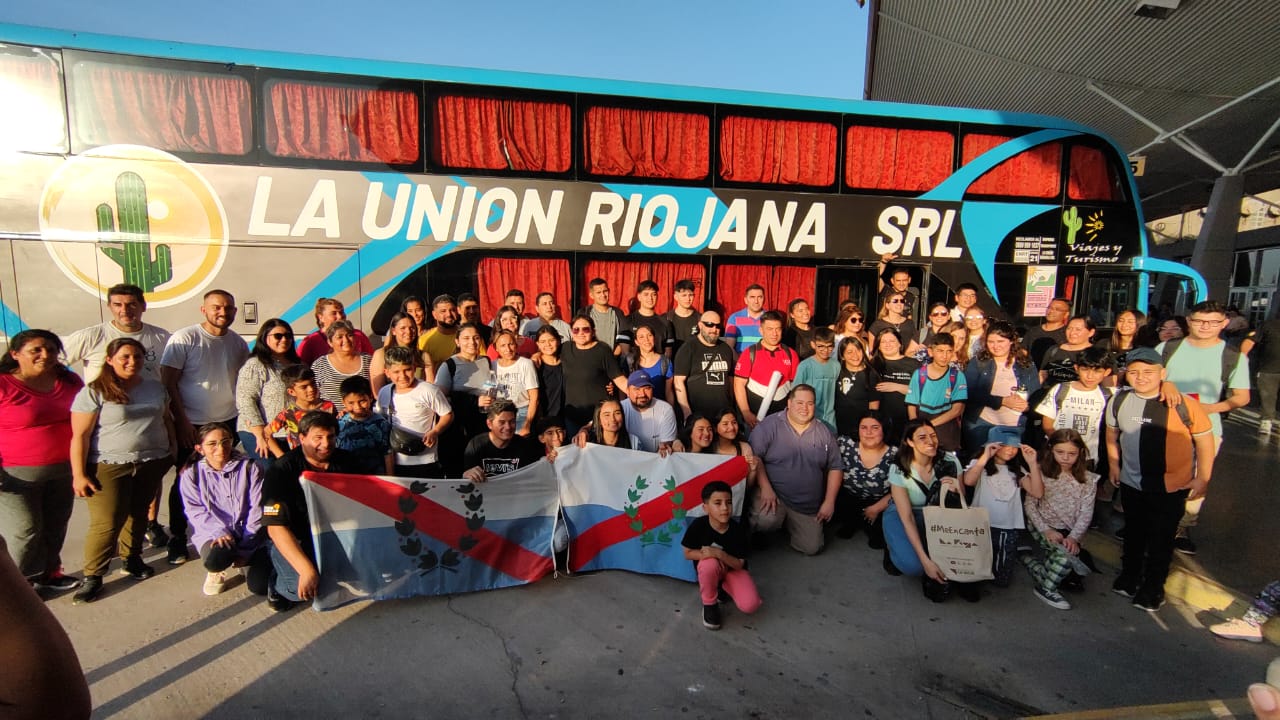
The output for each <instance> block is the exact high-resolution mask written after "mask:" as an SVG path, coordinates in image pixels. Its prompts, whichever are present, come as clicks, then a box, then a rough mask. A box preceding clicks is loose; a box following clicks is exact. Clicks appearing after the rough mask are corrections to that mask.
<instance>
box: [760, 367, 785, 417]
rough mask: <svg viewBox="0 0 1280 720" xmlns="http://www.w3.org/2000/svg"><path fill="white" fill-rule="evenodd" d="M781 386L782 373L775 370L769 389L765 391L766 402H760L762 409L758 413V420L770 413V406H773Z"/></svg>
mask: <svg viewBox="0 0 1280 720" xmlns="http://www.w3.org/2000/svg"><path fill="white" fill-rule="evenodd" d="M781 384H782V373H780V372H778V371H777V370H774V371H773V374H772V375H770V376H769V389H768V390H765V391H764V400H763V401H761V402H760V409H759V410H757V411H756V417H757V418H762V417H764V415H765V413H767V412H769V405H771V404H773V396H774V395H775V394H776V393H777V392H778V386H779V385H781Z"/></svg>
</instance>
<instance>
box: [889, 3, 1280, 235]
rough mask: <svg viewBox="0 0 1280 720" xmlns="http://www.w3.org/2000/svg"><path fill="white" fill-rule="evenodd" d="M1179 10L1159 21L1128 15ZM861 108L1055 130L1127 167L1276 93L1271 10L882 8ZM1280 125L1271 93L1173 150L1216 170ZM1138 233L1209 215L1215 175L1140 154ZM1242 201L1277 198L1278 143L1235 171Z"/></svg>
mask: <svg viewBox="0 0 1280 720" xmlns="http://www.w3.org/2000/svg"><path fill="white" fill-rule="evenodd" d="M1139 4H1144V5H1146V6H1148V7H1150V8H1152V9H1154V10H1155V11H1157V12H1158V11H1159V10H1160V9H1162V8H1165V7H1167V6H1170V5H1176V6H1177V7H1174V8H1173V9H1172V10H1171V11H1170V12H1169V13H1168V15H1167V17H1165V18H1163V19H1159V18H1154V17H1146V16H1142V15H1138V14H1135V8H1137V6H1138V5H1139ZM874 22H875V30H874V32H875V35H874V37H875V41H874V42H875V45H874V49H873V57H872V65H871V71H870V81H869V88H868V94H869V97H870V98H871V99H873V100H887V101H895V102H911V103H924V104H931V105H956V106H962V107H977V108H990V109H995V110H1011V111H1020V112H1035V113H1041V114H1045V115H1056V116H1060V117H1065V118H1068V119H1071V120H1074V121H1076V122H1079V123H1082V124H1085V125H1089V126H1091V127H1094V128H1097V129H1098V130H1100V131H1102V132H1103V133H1105V134H1107V135H1110V136H1111V137H1112V138H1113V139H1115V141H1116V142H1117V143H1119V145H1120V147H1121V148H1122V149H1123V150H1124V151H1125V152H1126V153H1132V152H1133V151H1135V150H1138V149H1139V148H1142V146H1144V145H1147V144H1148V143H1150V142H1151V141H1152V140H1154V139H1156V138H1157V137H1158V136H1159V135H1160V133H1159V132H1158V131H1156V130H1154V129H1152V128H1151V127H1149V126H1147V125H1145V124H1143V123H1142V122H1141V121H1139V120H1138V119H1136V118H1134V117H1133V116H1131V115H1130V114H1128V113H1126V111H1125V110H1123V109H1121V108H1120V107H1119V106H1117V105H1116V104H1115V103H1113V102H1111V101H1110V100H1108V99H1106V98H1105V97H1104V96H1103V95H1102V94H1100V93H1098V92H1096V91H1094V90H1092V89H1090V84H1093V85H1095V86H1096V87H1097V88H1098V89H1099V90H1101V91H1102V92H1104V93H1106V94H1107V95H1110V96H1111V97H1112V98H1114V99H1115V100H1118V101H1119V102H1120V103H1123V104H1124V105H1125V106H1127V107H1128V108H1130V109H1131V110H1133V111H1135V112H1137V113H1138V114H1140V115H1141V116H1143V117H1144V118H1146V119H1147V120H1149V121H1151V122H1153V123H1154V124H1156V125H1158V126H1159V127H1161V128H1162V129H1163V130H1165V131H1171V130H1175V129H1177V128H1178V127H1180V126H1182V125H1184V124H1186V123H1190V122H1192V121H1193V120H1196V119H1197V118H1200V117H1201V116H1203V115H1206V114H1208V113H1210V112H1212V111H1214V110H1215V109H1217V108H1220V107H1221V106H1223V105H1226V104H1227V103H1229V102H1231V101H1233V100H1235V99H1236V98H1239V97H1240V96H1242V95H1245V94H1247V93H1250V92H1251V91H1254V90H1255V89H1257V88H1259V87H1261V86H1263V85H1266V84H1267V83H1272V81H1276V80H1277V79H1280V2H1277V1H1276V0H1180V2H1178V1H1175V0H1148V2H1146V3H1139V2H1138V1H1137V0H1071V2H1045V1H1044V0H985V1H983V2H976V1H958V0H957V1H949V2H938V1H937V0H880V2H879V6H878V13H877V15H876V17H875V18H874ZM1278 120H1280V82H1274V83H1273V84H1271V85H1270V87H1267V88H1266V89H1264V90H1262V91H1261V92H1258V93H1257V94H1255V95H1253V96H1252V97H1250V98H1249V99H1247V100H1244V101H1241V102H1239V103H1237V104H1235V105H1233V106H1231V107H1229V108H1227V109H1226V110H1223V111H1221V112H1219V113H1218V114H1216V115H1213V116H1212V117H1209V118H1207V119H1205V120H1203V121H1201V122H1199V123H1197V124H1195V125H1193V126H1192V127H1190V128H1188V129H1186V130H1185V131H1183V132H1182V133H1181V136H1182V137H1184V138H1186V139H1188V140H1190V142H1191V143H1192V144H1193V145H1194V146H1197V147H1199V148H1201V149H1203V150H1204V151H1205V152H1206V154H1207V155H1209V156H1210V157H1211V158H1212V159H1213V160H1214V161H1216V162H1217V163H1218V164H1220V165H1221V166H1223V167H1226V168H1233V167H1235V166H1237V165H1238V164H1239V163H1240V161H1241V159H1242V158H1244V157H1245V155H1246V154H1247V153H1248V152H1249V151H1250V149H1251V148H1253V147H1254V144H1255V143H1257V141H1258V140H1259V138H1261V137H1262V136H1263V135H1264V134H1265V133H1266V132H1267V130H1268V129H1269V128H1271V127H1272V125H1273V123H1276V122H1277V121H1278ZM1140 154H1141V155H1145V156H1146V172H1145V174H1144V175H1142V176H1141V177H1139V178H1138V179H1137V180H1138V188H1139V194H1140V195H1141V197H1142V199H1143V208H1144V213H1145V215H1146V217H1147V219H1148V220H1152V219H1155V218H1160V217H1164V216H1168V215H1174V214H1178V213H1182V212H1185V211H1187V210H1191V209H1195V208H1199V207H1203V206H1205V205H1206V204H1208V201H1209V193H1210V190H1211V189H1212V186H1213V181H1214V180H1215V179H1217V178H1218V177H1220V176H1221V175H1222V172H1221V171H1219V170H1216V169H1214V168H1213V167H1211V166H1210V165H1208V164H1206V163H1205V162H1204V161H1202V160H1200V159H1197V158H1196V157H1194V156H1193V155H1192V154H1190V153H1188V152H1187V151H1186V150H1184V149H1183V148H1181V147H1179V146H1178V145H1176V144H1175V143H1174V142H1173V141H1172V140H1166V141H1164V142H1162V143H1159V144H1155V145H1152V146H1150V147H1148V148H1146V149H1144V150H1142V151H1141V153H1140ZM1250 166H1254V167H1253V169H1252V170H1247V171H1246V172H1245V173H1244V174H1245V176H1246V179H1245V192H1246V193H1260V192H1265V191H1267V190H1271V189H1274V188H1277V187H1280V131H1278V132H1276V133H1274V134H1272V136H1271V137H1270V138H1269V139H1268V140H1267V141H1266V142H1264V143H1263V144H1262V146H1261V147H1260V148H1259V149H1258V150H1257V152H1256V153H1255V154H1254V155H1253V157H1252V159H1251V160H1249V161H1248V163H1246V165H1245V168H1249V167H1250Z"/></svg>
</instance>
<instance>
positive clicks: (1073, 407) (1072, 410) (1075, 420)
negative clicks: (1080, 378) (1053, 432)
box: [1036, 385, 1111, 462]
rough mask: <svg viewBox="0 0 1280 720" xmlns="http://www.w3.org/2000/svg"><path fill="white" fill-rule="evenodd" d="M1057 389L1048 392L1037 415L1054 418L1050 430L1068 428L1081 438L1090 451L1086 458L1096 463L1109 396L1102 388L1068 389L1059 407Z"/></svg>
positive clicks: (1037, 410) (1053, 388)
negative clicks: (1104, 412) (1052, 428)
mask: <svg viewBox="0 0 1280 720" xmlns="http://www.w3.org/2000/svg"><path fill="white" fill-rule="evenodd" d="M1058 394H1059V387H1058V386H1055V387H1051V388H1049V393H1048V394H1047V395H1045V396H1044V399H1043V400H1041V401H1040V405H1039V406H1038V407H1037V408H1036V412H1037V413H1040V414H1041V415H1043V416H1045V417H1048V418H1053V427H1054V428H1056V429H1058V430H1062V429H1064V428H1071V429H1072V430H1075V431H1076V432H1078V433H1080V437H1081V438H1084V445H1085V447H1087V448H1089V459H1090V460H1093V461H1094V462H1097V460H1098V447H1099V445H1098V443H1099V441H1100V440H1101V435H1102V412H1103V410H1105V409H1106V407H1107V399H1108V398H1110V397H1111V395H1110V393H1108V392H1107V391H1105V390H1103V389H1102V387H1101V386H1099V387H1096V388H1094V389H1093V390H1077V389H1076V388H1075V387H1074V386H1073V385H1069V386H1068V390H1067V393H1066V394H1065V395H1063V396H1062V405H1061V407H1059V406H1058V403H1057V396H1058Z"/></svg>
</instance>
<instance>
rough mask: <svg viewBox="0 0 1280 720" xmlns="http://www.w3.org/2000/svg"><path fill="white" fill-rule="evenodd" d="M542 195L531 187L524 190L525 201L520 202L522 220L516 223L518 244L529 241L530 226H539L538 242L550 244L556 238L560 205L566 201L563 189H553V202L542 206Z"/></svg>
mask: <svg viewBox="0 0 1280 720" xmlns="http://www.w3.org/2000/svg"><path fill="white" fill-rule="evenodd" d="M541 200H542V195H541V194H539V193H538V191H537V190H535V189H533V188H529V189H528V190H525V191H524V202H522V203H521V204H520V222H519V224H518V225H516V244H517V245H524V244H525V243H527V242H529V226H530V225H535V226H536V227H537V228H538V242H540V243H542V244H543V245H550V244H551V243H552V242H554V241H555V238H556V225H557V224H558V223H559V222H560V205H561V203H563V202H564V191H563V190H552V191H551V202H549V203H547V206H546V207H545V208H544V207H543V206H542V202H541Z"/></svg>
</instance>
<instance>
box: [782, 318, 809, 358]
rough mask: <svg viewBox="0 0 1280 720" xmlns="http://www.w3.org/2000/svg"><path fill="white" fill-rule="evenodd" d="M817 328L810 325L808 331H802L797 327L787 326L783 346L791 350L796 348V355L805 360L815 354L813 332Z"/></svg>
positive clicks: (783, 334)
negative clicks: (811, 343) (812, 343)
mask: <svg viewBox="0 0 1280 720" xmlns="http://www.w3.org/2000/svg"><path fill="white" fill-rule="evenodd" d="M814 330H815V328H814V327H813V326H812V325H810V326H809V329H808V330H801V329H800V328H798V327H796V326H795V325H787V328H786V329H785V330H783V331H782V344H783V345H786V346H787V347H789V348H795V351H796V355H799V356H800V359H801V360H803V359H805V358H807V357H809V356H810V355H812V354H813V346H812V345H810V344H809V343H810V342H813V331H814Z"/></svg>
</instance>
